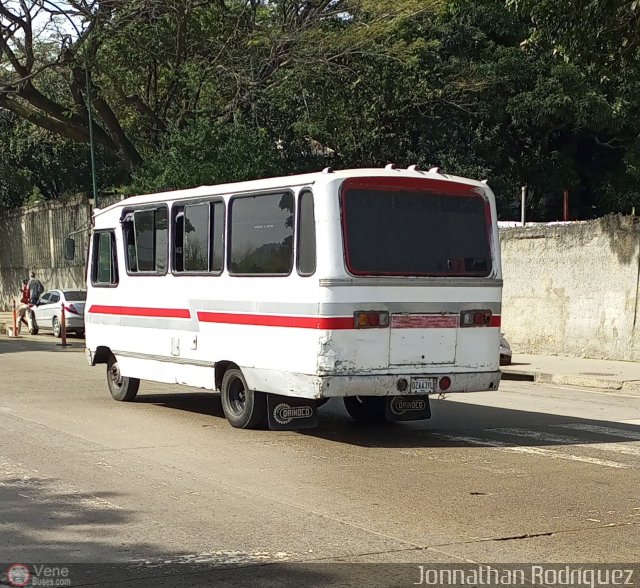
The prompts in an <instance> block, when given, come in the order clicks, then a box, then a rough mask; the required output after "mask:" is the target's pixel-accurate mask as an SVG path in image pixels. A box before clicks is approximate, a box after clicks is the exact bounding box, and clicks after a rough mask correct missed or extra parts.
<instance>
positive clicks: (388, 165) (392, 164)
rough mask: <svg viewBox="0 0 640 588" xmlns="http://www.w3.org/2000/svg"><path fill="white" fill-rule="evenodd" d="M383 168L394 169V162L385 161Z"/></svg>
mask: <svg viewBox="0 0 640 588" xmlns="http://www.w3.org/2000/svg"><path fill="white" fill-rule="evenodd" d="M384 169H396V164H395V163H387V165H385V166H384Z"/></svg>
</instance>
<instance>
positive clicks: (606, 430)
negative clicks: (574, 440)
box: [551, 421, 640, 441]
mask: <svg viewBox="0 0 640 588" xmlns="http://www.w3.org/2000/svg"><path fill="white" fill-rule="evenodd" d="M625 422H628V421H625ZM551 426H552V427H562V428H563V429H574V430H576V431H588V432H589V433H600V434H602V435H610V436H612V437H624V438H625V439H632V440H634V441H640V432H638V431H627V430H626V429H616V428H613V427H603V426H601V425H588V424H586V423H566V424H564V425H551Z"/></svg>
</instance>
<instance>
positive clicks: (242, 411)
mask: <svg viewBox="0 0 640 588" xmlns="http://www.w3.org/2000/svg"><path fill="white" fill-rule="evenodd" d="M220 396H221V399H222V410H224V416H225V417H227V420H228V421H229V424H230V425H231V426H232V427H236V428H238V429H255V428H257V427H259V426H260V425H261V424H262V423H263V422H264V419H265V416H266V414H267V396H266V394H264V392H255V391H254V390H249V387H248V386H247V382H246V380H245V379H244V376H243V375H242V372H241V371H240V370H238V369H228V370H227V371H226V372H225V373H224V377H223V378H222V386H221V387H220Z"/></svg>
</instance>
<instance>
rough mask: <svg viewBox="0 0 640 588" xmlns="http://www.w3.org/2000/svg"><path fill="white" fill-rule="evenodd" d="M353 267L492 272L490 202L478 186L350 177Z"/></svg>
mask: <svg viewBox="0 0 640 588" xmlns="http://www.w3.org/2000/svg"><path fill="white" fill-rule="evenodd" d="M341 198H342V226H343V238H344V246H345V254H346V262H347V269H348V270H349V272H350V273H352V274H354V275H367V276H383V275H399V276H488V275H489V274H490V273H491V245H490V235H491V231H490V229H491V225H490V222H489V220H488V219H489V218H490V216H489V211H488V206H489V205H488V202H487V201H486V200H485V199H484V198H483V197H482V196H481V195H480V194H478V193H477V192H475V191H474V189H473V187H471V186H467V185H463V184H452V183H451V182H443V181H434V180H402V179H397V180H395V179H394V180H387V179H386V178H375V179H373V178H369V179H367V181H363V180H361V179H358V180H355V181H353V180H351V181H350V180H347V181H346V182H345V185H344V186H343V189H342V194H341Z"/></svg>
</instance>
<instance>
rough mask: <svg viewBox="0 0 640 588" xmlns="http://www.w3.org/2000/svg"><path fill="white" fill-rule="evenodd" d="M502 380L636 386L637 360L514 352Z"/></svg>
mask: <svg viewBox="0 0 640 588" xmlns="http://www.w3.org/2000/svg"><path fill="white" fill-rule="evenodd" d="M500 369H501V370H502V379H503V380H529V381H534V382H538V383H540V384H564V385H567V386H583V387H585V388H602V389H606V390H640V362H633V361H610V360H606V359H581V358H576V357H556V356H553V355H525V354H518V353H516V354H514V355H513V359H512V364H511V365H509V366H502V368H500Z"/></svg>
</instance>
